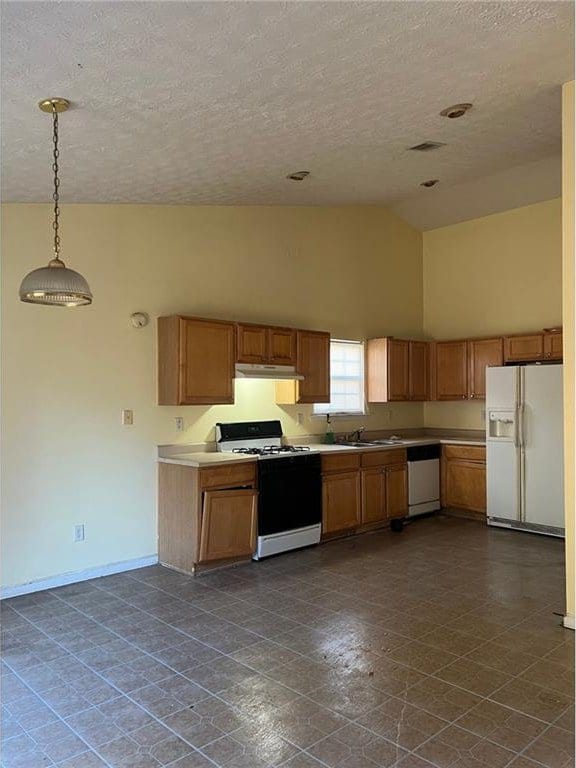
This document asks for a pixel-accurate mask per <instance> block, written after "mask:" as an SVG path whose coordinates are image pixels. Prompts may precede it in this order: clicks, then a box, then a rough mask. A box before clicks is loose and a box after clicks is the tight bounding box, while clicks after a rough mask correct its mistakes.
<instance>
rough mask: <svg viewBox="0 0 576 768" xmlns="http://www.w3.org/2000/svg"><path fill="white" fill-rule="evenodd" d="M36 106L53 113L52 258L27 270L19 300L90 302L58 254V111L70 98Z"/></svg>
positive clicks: (75, 304) (82, 282) (79, 279)
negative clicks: (43, 265)
mask: <svg viewBox="0 0 576 768" xmlns="http://www.w3.org/2000/svg"><path fill="white" fill-rule="evenodd" d="M38 106H39V107H40V109H41V110H42V112H48V113H51V114H52V125H53V133H52V140H53V143H54V150H53V163H52V170H53V172H54V193H53V195H52V198H53V200H54V221H53V223H52V227H53V229H54V258H53V259H52V260H51V261H49V262H48V266H47V267H41V268H40V269H35V270H34V271H32V272H30V273H28V274H27V275H26V277H25V278H24V280H22V285H21V286H20V300H21V301H25V302H28V303H29V304H48V305H50V306H53V307H79V306H82V305H85V304H91V303H92V293H91V291H90V288H89V287H88V283H87V282H86V280H85V279H84V278H83V277H82V275H81V274H79V273H78V272H75V271H74V270H73V269H68V267H67V266H66V265H65V264H64V262H63V261H62V259H61V258H60V234H59V225H60V207H59V202H60V191H59V190H60V178H59V176H58V171H59V166H58V156H59V154H60V153H59V150H58V113H59V112H66V110H67V109H68V107H69V106H70V102H69V101H67V100H66V99H45V100H44V101H41V102H40V103H39V104H38Z"/></svg>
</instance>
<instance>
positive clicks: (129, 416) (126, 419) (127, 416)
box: [122, 408, 134, 427]
mask: <svg viewBox="0 0 576 768" xmlns="http://www.w3.org/2000/svg"><path fill="white" fill-rule="evenodd" d="M122 424H123V425H124V426H125V427H131V426H132V424H134V411H130V410H128V409H126V408H125V409H124V410H123V411H122Z"/></svg>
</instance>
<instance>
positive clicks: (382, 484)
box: [362, 467, 386, 523]
mask: <svg viewBox="0 0 576 768" xmlns="http://www.w3.org/2000/svg"><path fill="white" fill-rule="evenodd" d="M383 520H386V470H385V469H383V468H382V467H377V468H375V469H363V470H362V522H363V523H378V522H380V521H383Z"/></svg>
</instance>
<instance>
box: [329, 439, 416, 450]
mask: <svg viewBox="0 0 576 768" xmlns="http://www.w3.org/2000/svg"><path fill="white" fill-rule="evenodd" d="M403 443H404V440H363V441H356V442H352V441H347V440H346V441H345V440H343V441H342V442H341V443H338V445H345V446H346V447H347V448H369V447H370V446H382V445H403Z"/></svg>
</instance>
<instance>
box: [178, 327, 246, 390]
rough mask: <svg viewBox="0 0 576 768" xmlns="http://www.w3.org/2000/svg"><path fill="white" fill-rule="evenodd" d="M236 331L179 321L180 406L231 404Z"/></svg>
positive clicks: (231, 328) (228, 328) (230, 328)
mask: <svg viewBox="0 0 576 768" xmlns="http://www.w3.org/2000/svg"><path fill="white" fill-rule="evenodd" d="M235 330H236V329H235V327H234V325H233V324H232V323H223V322H218V321H216V320H196V319H192V318H180V356H179V357H180V360H179V364H180V374H179V400H180V405H214V404H216V403H233V402H234V358H235V349H234V342H235Z"/></svg>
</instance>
